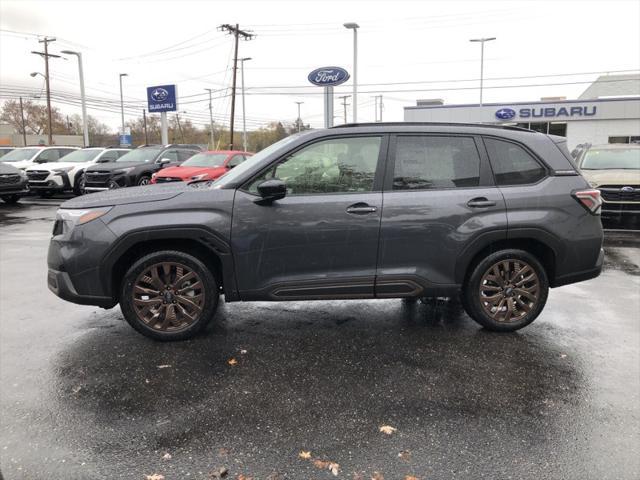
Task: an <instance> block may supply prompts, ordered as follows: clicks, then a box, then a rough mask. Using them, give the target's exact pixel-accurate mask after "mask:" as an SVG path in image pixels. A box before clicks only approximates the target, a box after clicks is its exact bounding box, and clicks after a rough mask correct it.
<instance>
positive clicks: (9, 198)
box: [0, 194, 20, 205]
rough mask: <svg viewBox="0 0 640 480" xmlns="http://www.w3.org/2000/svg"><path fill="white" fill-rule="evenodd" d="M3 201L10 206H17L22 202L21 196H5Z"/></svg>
mask: <svg viewBox="0 0 640 480" xmlns="http://www.w3.org/2000/svg"><path fill="white" fill-rule="evenodd" d="M0 198H2V201H3V202H4V203H8V204H9V205H15V204H16V203H18V202H19V201H20V195H16V194H14V195H3V196H2V197H0Z"/></svg>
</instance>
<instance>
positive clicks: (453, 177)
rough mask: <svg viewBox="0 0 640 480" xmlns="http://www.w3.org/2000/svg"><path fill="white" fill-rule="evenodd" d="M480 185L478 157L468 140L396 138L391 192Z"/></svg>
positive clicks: (425, 137)
mask: <svg viewBox="0 0 640 480" xmlns="http://www.w3.org/2000/svg"><path fill="white" fill-rule="evenodd" d="M478 185H480V156H479V155H478V149H477V148H476V144H475V141H474V140H473V138H471V137H446V136H427V135H424V136H399V137H398V138H397V142H396V159H395V164H394V169H393V190H413V189H427V188H456V187H458V188H464V187H477V186H478Z"/></svg>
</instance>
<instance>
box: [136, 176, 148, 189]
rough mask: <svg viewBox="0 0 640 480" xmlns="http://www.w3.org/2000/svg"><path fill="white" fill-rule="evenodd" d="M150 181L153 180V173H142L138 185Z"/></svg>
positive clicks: (146, 183)
mask: <svg viewBox="0 0 640 480" xmlns="http://www.w3.org/2000/svg"><path fill="white" fill-rule="evenodd" d="M149 182H151V175H142V176H141V177H140V178H139V179H138V186H143V185H149Z"/></svg>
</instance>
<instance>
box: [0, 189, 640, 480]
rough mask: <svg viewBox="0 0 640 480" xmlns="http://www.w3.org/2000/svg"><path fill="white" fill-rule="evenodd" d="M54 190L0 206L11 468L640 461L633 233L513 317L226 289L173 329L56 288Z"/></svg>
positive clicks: (461, 470) (3, 393)
mask: <svg viewBox="0 0 640 480" xmlns="http://www.w3.org/2000/svg"><path fill="white" fill-rule="evenodd" d="M58 203H60V201H59V200H57V201H56V200H55V199H54V200H46V201H35V200H26V201H24V202H23V204H22V205H19V206H7V205H0V469H1V470H2V474H1V475H0V477H2V476H4V478H5V479H7V480H10V479H11V480H13V479H47V480H49V479H69V480H71V479H100V480H103V479H141V480H144V479H145V478H146V476H147V475H152V474H158V475H163V476H164V478H165V479H166V480H174V479H179V480H182V479H213V478H218V477H220V476H221V471H220V469H226V472H227V473H226V477H225V478H232V479H242V478H244V479H249V478H252V479H254V480H257V479H270V480H276V479H323V478H324V479H329V478H345V479H366V480H369V479H370V478H372V477H373V478H376V477H375V474H376V473H375V472H378V475H381V476H378V477H377V478H385V479H405V478H406V477H407V476H413V477H415V478H418V479H421V480H433V479H451V478H454V479H481V478H486V479H518V480H521V479H598V480H601V479H615V480H619V479H637V478H640V267H639V265H640V233H638V232H635V233H634V232H622V233H617V232H612V233H608V234H607V240H606V244H605V250H606V253H607V257H606V270H605V272H604V273H603V274H602V275H601V276H600V277H599V278H596V279H594V280H591V281H588V282H584V283H580V284H576V285H570V286H567V287H562V288H560V289H555V290H552V291H551V293H550V297H549V301H548V304H547V307H546V309H545V310H544V312H543V313H542V315H541V316H540V317H539V318H538V319H537V320H536V321H535V322H534V323H533V324H532V325H531V326H529V327H528V328H526V329H524V330H521V331H520V332H518V333H515V334H495V333H489V332H486V331H484V330H482V329H481V328H479V327H478V326H477V325H476V324H475V323H474V322H473V321H472V320H471V319H470V318H469V317H467V316H466V315H465V314H464V313H463V312H462V311H461V310H460V309H459V308H458V307H456V306H455V305H449V304H447V303H446V302H442V303H439V304H436V305H424V304H420V303H418V304H408V303H406V302H403V301H400V300H376V301H368V302H364V301H335V302H307V303H298V302H290V303H254V304H242V303H232V304H229V305H225V304H224V303H222V304H221V308H220V310H219V311H218V313H217V315H216V318H215V321H214V322H213V323H212V324H211V325H210V326H209V328H208V329H207V331H206V333H205V334H204V335H202V336H200V337H198V338H197V339H195V340H192V341H187V342H180V343H172V344H160V343H155V342H153V341H151V340H149V339H146V338H145V337H142V336H141V335H139V334H137V333H136V332H135V331H134V330H133V329H131V328H130V327H129V326H128V325H127V324H126V323H125V322H124V320H123V319H122V315H121V313H120V310H119V309H118V308H117V307H116V308H114V309H112V310H108V311H107V310H102V309H100V308H94V307H85V306H79V305H73V304H70V303H66V302H64V301H62V300H60V299H58V298H57V297H55V296H54V295H53V294H51V293H50V292H49V291H48V289H47V287H46V251H47V245H48V242H49V237H50V232H51V228H52V219H53V216H54V213H55V209H56V207H57V204H58ZM230 359H234V360H235V361H236V362H237V363H236V364H235V365H230V364H229V360H230ZM231 363H233V362H231ZM385 425H386V426H391V427H393V428H395V429H397V430H396V431H395V432H393V433H392V434H390V435H387V434H385V433H382V432H381V431H380V430H379V428H380V427H381V426H385ZM301 451H305V452H310V454H309V456H310V457H311V458H308V459H305V458H300V456H299V454H300V452H301ZM167 454H168V455H167ZM169 456H170V458H169ZM330 463H335V464H338V465H339V467H336V466H335V465H331V464H330ZM331 467H334V470H335V471H336V473H337V474H338V475H337V477H334V475H333V473H332V472H331V470H330V468H331ZM243 476H244V477H243ZM382 476H383V477H382ZM152 478H153V477H152ZM156 478H161V477H160V476H157V477H156ZM409 478H411V477H409Z"/></svg>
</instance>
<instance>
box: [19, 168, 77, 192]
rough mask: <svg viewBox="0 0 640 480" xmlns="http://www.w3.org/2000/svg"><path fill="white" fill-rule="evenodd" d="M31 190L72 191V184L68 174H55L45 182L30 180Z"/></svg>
mask: <svg viewBox="0 0 640 480" xmlns="http://www.w3.org/2000/svg"><path fill="white" fill-rule="evenodd" d="M29 188H31V190H61V191H64V190H70V189H71V182H70V181H69V175H67V173H66V172H62V173H53V174H51V175H49V176H48V177H47V178H45V179H44V180H29Z"/></svg>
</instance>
